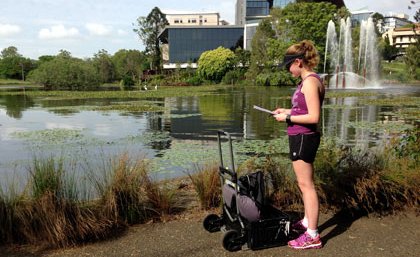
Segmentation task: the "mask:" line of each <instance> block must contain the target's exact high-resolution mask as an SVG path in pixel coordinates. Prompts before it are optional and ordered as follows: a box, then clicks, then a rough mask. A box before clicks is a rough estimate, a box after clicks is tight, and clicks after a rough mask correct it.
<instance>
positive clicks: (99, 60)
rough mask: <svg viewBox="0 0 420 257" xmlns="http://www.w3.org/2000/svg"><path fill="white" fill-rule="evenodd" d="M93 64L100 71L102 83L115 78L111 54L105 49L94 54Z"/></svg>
mask: <svg viewBox="0 0 420 257" xmlns="http://www.w3.org/2000/svg"><path fill="white" fill-rule="evenodd" d="M92 63H93V66H95V68H96V71H97V72H98V75H99V78H100V80H101V82H102V83H108V82H112V81H114V79H115V67H114V64H113V63H112V59H111V56H110V55H109V54H108V52H107V51H106V50H104V49H102V50H100V51H98V53H96V54H94V56H93V58H92Z"/></svg>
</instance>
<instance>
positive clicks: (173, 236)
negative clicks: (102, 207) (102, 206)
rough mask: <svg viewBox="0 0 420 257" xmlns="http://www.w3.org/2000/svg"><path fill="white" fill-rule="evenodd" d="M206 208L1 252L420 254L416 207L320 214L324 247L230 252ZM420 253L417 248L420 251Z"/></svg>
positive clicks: (14, 255) (17, 255) (48, 256)
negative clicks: (110, 235) (211, 227)
mask: <svg viewBox="0 0 420 257" xmlns="http://www.w3.org/2000/svg"><path fill="white" fill-rule="evenodd" d="M205 216H206V213H200V214H198V215H194V216H189V217H188V216H186V217H183V218H180V219H177V220H173V221H169V222H167V223H151V224H143V225H137V226H133V227H130V228H129V229H128V230H127V231H126V232H125V233H124V234H123V235H121V236H120V237H118V238H116V239H114V240H110V241H105V242H99V243H94V244H89V245H85V246H81V247H76V248H70V249H62V250H54V251H49V252H41V253H40V252H32V251H30V250H28V249H25V248H20V249H19V250H17V249H10V248H0V256H10V257H22V256H43V257H58V256H60V257H61V256H64V257H66V256H98V257H99V256H100V257H108V256H141V257H149V256H150V257H157V256H164V257H167V256H173V257H176V256H179V257H181V256H182V257H184V256H196V257H199V256H200V257H210V256H217V257H219V256H232V257H236V256H261V257H268V256H334V257H335V256H340V257H346V256H348V257H357V256H363V257H388V256H398V257H403V256H407V257H408V256H410V257H411V256H418V253H419V252H420V244H419V241H420V233H419V225H420V216H418V215H416V214H415V213H414V212H412V211H408V212H405V213H403V214H399V215H396V216H386V217H382V218H378V217H361V218H357V219H344V218H342V217H336V216H333V215H331V214H329V215H328V214H323V215H321V217H320V231H321V236H322V241H323V243H324V247H323V248H322V249H319V250H305V251H298V250H293V249H290V248H288V247H287V246H281V247H275V248H270V249H264V250H258V251H252V250H242V251H239V252H234V253H230V252H227V251H225V250H224V249H223V246H222V242H221V240H222V236H223V234H222V233H221V232H217V233H208V232H207V231H205V230H204V229H203V228H202V219H203V217H205ZM416 253H417V254H416Z"/></svg>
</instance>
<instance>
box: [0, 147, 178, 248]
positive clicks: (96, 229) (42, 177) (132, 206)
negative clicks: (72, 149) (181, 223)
mask: <svg viewBox="0 0 420 257" xmlns="http://www.w3.org/2000/svg"><path fill="white" fill-rule="evenodd" d="M64 167H66V166H65V165H64V161H63V160H55V159H54V158H52V157H50V158H46V159H38V158H35V159H34V161H33V164H32V165H31V167H30V170H29V174H30V179H29V181H28V184H27V186H26V187H25V189H24V190H23V191H22V192H20V193H16V191H14V190H9V193H8V194H6V193H5V192H1V194H0V240H1V243H6V244H9V243H29V244H37V245H43V246H45V247H66V246H71V245H75V244H78V243H81V242H88V241H95V240H100V239H104V238H109V237H112V236H113V235H115V234H117V233H119V232H120V231H121V229H124V228H125V227H127V226H128V225H130V224H134V223H142V222H145V221H147V220H150V219H159V218H161V217H163V216H164V215H169V214H172V212H171V211H172V210H173V208H174V199H175V197H174V196H175V194H174V193H173V191H172V190H169V189H168V190H166V187H165V185H162V183H160V182H157V181H154V180H152V179H151V178H150V177H149V166H148V164H147V162H146V161H145V160H144V159H140V160H138V161H136V162H134V163H133V162H132V161H130V158H129V157H128V155H127V154H123V155H122V156H120V157H119V158H117V159H113V160H111V165H110V169H107V170H103V171H102V174H96V176H94V175H91V176H90V179H91V181H92V184H93V185H94V187H95V188H96V191H97V193H96V194H97V196H98V197H97V198H96V199H94V200H86V199H84V197H82V199H81V198H80V197H78V196H80V193H79V192H80V191H83V190H80V189H79V187H78V184H77V183H75V182H76V181H75V180H76V179H75V177H72V176H69V175H68V174H67V173H68V171H66V170H65V168H64Z"/></svg>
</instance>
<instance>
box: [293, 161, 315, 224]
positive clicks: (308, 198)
mask: <svg viewBox="0 0 420 257" xmlns="http://www.w3.org/2000/svg"><path fill="white" fill-rule="evenodd" d="M293 169H294V171H295V174H296V179H297V182H298V185H299V188H300V190H301V191H302V199H303V204H304V208H305V216H306V218H307V219H308V228H309V229H313V230H316V229H317V227H318V216H319V201H318V194H317V192H316V190H315V184H314V168H313V165H312V163H306V162H304V161H302V160H297V161H294V162H293Z"/></svg>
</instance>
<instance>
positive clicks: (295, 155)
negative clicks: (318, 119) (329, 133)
mask: <svg viewBox="0 0 420 257" xmlns="http://www.w3.org/2000/svg"><path fill="white" fill-rule="evenodd" d="M320 141H321V134H320V133H319V132H315V133H311V134H297V135H290V136H289V150H290V152H289V158H290V160H292V161H297V160H303V161H304V162H307V163H313V162H314V161H315V156H316V152H317V151H318V147H319V143H320Z"/></svg>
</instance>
